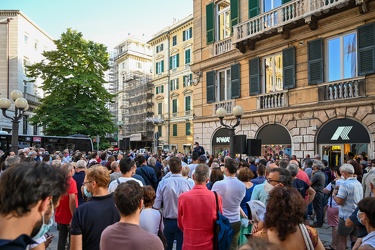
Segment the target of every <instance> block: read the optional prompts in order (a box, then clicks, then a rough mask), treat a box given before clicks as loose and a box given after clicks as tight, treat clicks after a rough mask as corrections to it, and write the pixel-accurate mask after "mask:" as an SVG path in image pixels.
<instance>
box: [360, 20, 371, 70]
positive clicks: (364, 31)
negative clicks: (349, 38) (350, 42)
mask: <svg viewBox="0 0 375 250" xmlns="http://www.w3.org/2000/svg"><path fill="white" fill-rule="evenodd" d="M357 46H358V56H357V58H358V59H357V60H358V75H360V76H363V75H367V74H371V73H374V72H375V23H370V24H365V25H363V26H360V27H358V29H357Z"/></svg>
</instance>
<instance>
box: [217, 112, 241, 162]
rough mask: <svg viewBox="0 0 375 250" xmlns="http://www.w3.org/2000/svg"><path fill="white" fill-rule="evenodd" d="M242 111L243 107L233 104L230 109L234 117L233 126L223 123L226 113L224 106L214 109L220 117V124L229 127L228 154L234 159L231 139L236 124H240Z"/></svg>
mask: <svg viewBox="0 0 375 250" xmlns="http://www.w3.org/2000/svg"><path fill="white" fill-rule="evenodd" d="M243 113H244V111H243V108H242V107H241V106H235V107H234V108H233V110H232V114H233V115H234V116H235V117H236V120H237V121H236V124H234V125H233V126H232V125H227V124H224V121H223V119H224V117H225V116H226V115H227V110H226V109H225V108H218V109H217V110H216V115H217V116H218V117H219V119H220V124H221V125H222V126H224V127H226V128H227V129H229V140H230V141H229V155H230V157H231V158H232V159H234V157H235V153H234V141H233V137H234V134H235V133H234V131H235V129H236V127H237V126H238V125H240V122H241V117H242V115H243Z"/></svg>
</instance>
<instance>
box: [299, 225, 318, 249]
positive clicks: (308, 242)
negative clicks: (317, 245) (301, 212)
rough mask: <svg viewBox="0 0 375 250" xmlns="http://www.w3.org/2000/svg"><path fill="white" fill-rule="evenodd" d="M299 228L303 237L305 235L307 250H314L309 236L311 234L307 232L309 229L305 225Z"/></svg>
mask: <svg viewBox="0 0 375 250" xmlns="http://www.w3.org/2000/svg"><path fill="white" fill-rule="evenodd" d="M299 228H300V229H301V232H302V235H303V239H304V241H305V244H306V249H307V250H314V245H313V243H312V241H311V239H310V235H309V232H308V231H307V228H306V226H305V224H302V223H301V224H299Z"/></svg>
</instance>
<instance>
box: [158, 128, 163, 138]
mask: <svg viewBox="0 0 375 250" xmlns="http://www.w3.org/2000/svg"><path fill="white" fill-rule="evenodd" d="M162 131H163V129H162V126H158V133H159V136H163V134H162Z"/></svg>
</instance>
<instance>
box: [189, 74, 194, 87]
mask: <svg viewBox="0 0 375 250" xmlns="http://www.w3.org/2000/svg"><path fill="white" fill-rule="evenodd" d="M189 80H190V81H189V86H191V85H193V74H190V75H189Z"/></svg>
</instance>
